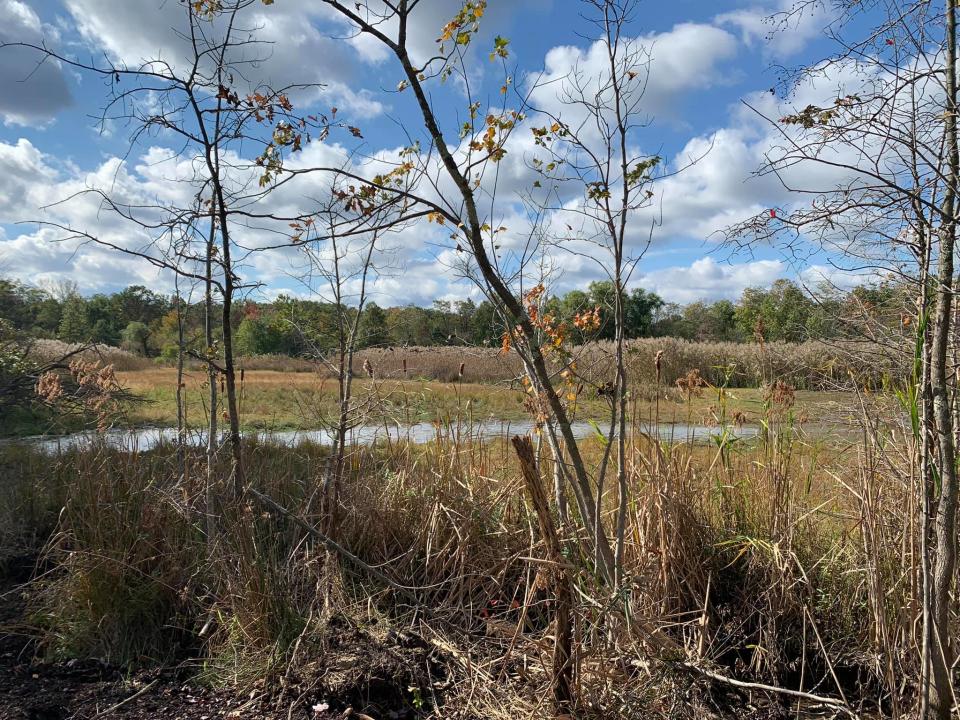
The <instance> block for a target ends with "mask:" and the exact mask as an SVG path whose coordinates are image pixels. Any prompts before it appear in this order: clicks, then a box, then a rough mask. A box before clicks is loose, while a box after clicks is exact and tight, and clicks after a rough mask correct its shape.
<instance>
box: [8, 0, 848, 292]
mask: <svg viewBox="0 0 960 720" xmlns="http://www.w3.org/2000/svg"><path fill="white" fill-rule="evenodd" d="M791 3H792V0H672V1H671V2H662V1H660V0H648V1H647V2H641V3H640V5H639V12H638V13H637V15H636V17H635V19H634V21H633V22H632V23H631V25H630V26H629V28H628V30H629V34H630V36H631V37H632V38H635V39H636V41H637V43H638V44H639V45H640V46H642V47H643V48H644V49H645V51H646V52H648V53H649V57H650V65H649V75H648V76H647V79H646V87H645V93H644V95H643V98H642V106H643V110H644V114H645V117H646V118H647V119H648V120H649V122H648V123H646V125H645V127H644V128H643V129H642V131H640V132H638V133H637V135H636V136H635V138H634V142H635V143H636V144H637V146H638V149H639V151H641V152H643V153H645V154H650V155H654V154H656V155H659V156H661V157H662V158H663V159H664V161H663V165H662V166H661V169H662V170H663V171H664V172H666V173H667V174H668V177H665V178H663V179H662V180H660V181H658V182H657V183H655V184H654V186H653V189H654V191H655V198H654V202H653V210H651V211H649V212H647V213H646V214H640V215H639V216H638V217H637V218H635V220H634V224H633V226H632V227H631V230H630V237H631V238H632V239H631V242H632V243H634V245H635V249H636V251H637V252H638V253H639V252H640V249H641V248H646V244H647V241H649V248H647V249H646V250H645V252H644V253H643V256H642V258H641V259H640V261H639V263H638V264H637V267H636V270H635V272H634V274H633V275H632V277H631V282H630V286H631V287H642V288H644V289H645V290H648V291H653V292H656V293H658V294H659V295H661V296H662V297H663V298H665V299H666V300H668V301H670V302H679V303H689V302H693V301H697V300H708V301H709V300H715V299H720V298H728V299H735V298H737V297H739V295H740V294H741V293H742V291H743V289H744V288H746V287H749V286H767V285H769V284H771V283H772V282H773V281H774V280H776V279H778V278H781V277H790V278H798V279H800V280H805V281H806V280H810V279H811V278H812V277H814V276H815V274H816V273H828V272H829V271H828V270H827V269H826V268H827V264H826V263H828V262H829V258H826V257H817V256H813V257H811V258H810V260H809V264H808V265H806V266H803V267H798V266H796V265H795V264H794V263H791V262H788V260H787V259H786V258H784V257H782V256H780V255H779V254H778V252H777V251H776V250H774V249H772V248H763V247H758V248H754V249H753V251H752V252H751V253H750V254H749V255H745V254H735V255H731V254H730V252H729V251H728V250H727V249H726V248H724V247H722V246H721V244H720V243H719V241H718V238H719V236H720V233H722V231H723V229H724V228H726V227H728V226H730V225H731V224H732V223H735V222H737V221H738V220H741V219H744V218H747V217H749V216H752V215H754V214H757V213H761V212H764V211H765V210H766V209H767V208H783V207H789V206H790V205H791V203H795V202H799V199H798V198H797V197H794V196H792V195H791V194H790V193H789V192H788V191H786V190H785V189H784V188H783V186H782V185H781V184H780V182H779V181H778V180H776V179H775V178H772V177H770V176H766V177H760V176H757V175H756V174H755V172H756V171H757V170H758V169H759V168H760V166H761V165H762V163H763V160H764V155H765V153H767V152H768V151H769V150H770V148H771V146H772V145H774V144H775V143H776V137H777V130H776V128H773V127H771V126H770V124H769V123H768V122H766V121H765V120H763V119H762V118H761V117H759V116H758V115H757V114H756V113H754V112H752V111H751V109H750V107H748V104H749V105H750V106H754V107H759V108H761V109H763V110H765V111H767V112H769V113H771V114H772V115H774V116H778V115H777V113H779V114H781V115H782V114H786V112H785V111H786V110H789V109H790V108H795V107H803V106H804V105H805V104H806V103H807V102H808V101H809V99H810V96H811V94H816V92H820V93H822V92H824V91H825V89H824V88H819V89H815V88H799V89H796V90H794V91H793V92H786V94H784V92H785V91H783V90H782V89H780V87H779V86H778V80H779V79H780V77H781V70H780V68H782V67H791V66H798V65H801V64H805V63H809V62H811V61H812V60H813V59H815V58H817V57H819V56H821V55H822V54H823V52H824V42H825V41H824V39H823V37H822V32H821V31H822V28H823V27H824V25H825V23H826V22H827V21H828V20H829V17H828V16H826V15H825V14H824V12H825V11H817V12H816V13H813V14H808V15H805V16H803V17H801V18H799V19H798V20H797V21H796V22H794V23H793V24H792V25H791V26H790V27H789V28H787V29H786V30H784V31H781V32H775V33H772V34H771V26H770V24H769V23H768V22H766V18H767V17H768V16H769V15H770V14H771V13H774V12H777V11H779V10H783V9H785V8H788V7H789V6H790V5H791ZM458 8H459V2H458V0H423V4H422V5H421V8H420V10H421V11H422V12H420V11H418V12H419V16H418V17H416V18H415V19H416V24H415V25H414V27H413V28H412V29H411V38H410V41H411V45H412V49H413V52H414V54H415V55H416V54H420V55H421V56H424V57H425V56H426V53H428V52H431V51H432V50H433V49H434V48H435V41H436V38H437V37H438V36H439V34H440V29H441V27H442V26H443V24H444V23H445V22H446V20H447V19H449V18H450V17H452V16H453V15H454V14H455V13H456V11H457V9H458ZM583 10H584V6H583V4H582V3H580V2H579V0H525V1H524V2H517V1H515V0H489V9H488V11H487V13H486V15H485V16H484V18H483V20H482V25H481V32H480V33H479V34H478V36H477V38H476V39H475V40H474V43H473V45H474V46H475V50H473V49H472V51H473V52H475V57H474V59H473V62H472V64H471V72H470V83H471V92H472V93H474V95H475V96H477V97H481V98H484V99H485V100H484V101H485V102H488V103H492V102H500V101H499V99H498V92H497V88H499V86H500V85H501V84H502V83H503V72H504V67H506V71H507V72H509V74H510V75H511V76H512V78H513V85H514V87H515V88H517V89H518V90H521V91H525V90H531V89H533V88H534V87H535V86H536V89H533V90H532V93H531V96H532V98H533V100H534V102H535V104H537V105H538V106H539V107H546V108H548V109H551V110H552V111H554V112H556V113H558V114H561V115H562V114H563V113H564V112H568V110H569V109H568V108H564V106H563V104H562V103H561V101H560V98H559V97H558V92H557V91H556V90H555V88H556V87H558V85H557V83H556V82H553V83H551V82H550V81H551V80H562V78H564V77H566V76H568V74H569V73H570V71H571V69H572V68H574V67H580V68H583V69H586V70H587V71H589V68H591V67H593V66H595V64H596V63H598V62H601V61H602V57H601V55H600V53H599V51H600V48H599V46H597V45H596V44H595V40H596V37H595V28H593V27H592V26H590V25H589V24H588V23H586V22H584V21H583V19H582V18H581V17H580V14H581V13H582V12H583ZM182 19H183V10H182V7H181V5H180V3H179V2H177V0H125V2H122V3H118V2H116V0H31V1H29V2H28V1H24V0H0V43H3V42H18V41H25V42H30V43H35V44H42V45H44V46H46V47H49V48H52V49H55V50H56V51H57V52H58V53H61V54H63V55H65V56H68V57H71V58H77V59H79V60H82V61H87V62H97V63H101V64H105V63H107V62H112V63H115V64H118V65H121V64H126V65H128V66H129V65H135V64H137V63H139V62H142V61H144V60H148V59H155V58H157V57H162V58H164V59H166V60H169V61H171V62H173V63H174V64H176V63H177V62H182V61H183V55H184V53H183V45H182V42H180V40H179V39H178V35H177V29H178V28H180V27H182ZM249 22H250V26H251V27H254V26H255V27H256V28H257V36H258V38H260V39H262V40H263V41H264V42H265V43H266V45H265V46H264V47H269V52H268V53H265V54H264V55H263V57H262V58H261V59H262V62H260V63H258V64H257V66H256V67H255V68H254V69H251V70H250V71H249V72H250V73H251V76H252V75H256V77H251V79H253V80H256V81H262V82H266V83H270V84H272V85H274V86H278V85H283V84H287V83H294V82H296V83H311V84H313V83H315V84H318V85H322V87H321V88H317V89H310V90H309V91H306V90H305V91H303V92H301V93H299V94H297V95H296V96H295V97H294V98H293V99H294V102H295V103H296V105H297V107H298V110H303V111H307V110H310V109H312V108H315V109H316V110H315V111H324V110H327V109H329V108H330V107H332V106H335V107H337V108H338V113H339V117H342V118H344V119H345V120H346V121H349V123H350V124H353V125H356V126H357V127H360V128H362V134H363V138H362V140H356V139H355V138H353V137H347V136H344V134H343V133H340V134H337V133H334V134H332V136H331V137H330V138H328V139H327V140H325V141H324V142H320V141H315V142H312V143H310V144H309V145H308V146H307V147H306V148H305V149H304V151H303V152H302V153H301V154H300V156H299V157H297V158H296V162H299V163H301V164H302V166H304V167H307V166H309V165H310V164H311V163H316V164H321V163H325V162H336V161H338V160H339V161H341V162H343V161H345V159H346V158H350V157H351V155H350V153H351V152H353V153H356V152H360V153H361V154H363V155H364V156H367V157H374V158H376V157H387V156H389V157H394V156H395V155H396V152H397V150H398V149H399V148H401V147H403V146H404V145H406V144H407V142H408V141H409V138H410V135H409V134H408V133H409V132H411V131H410V129H411V128H414V130H413V133H414V135H416V128H419V123H418V121H419V116H418V112H417V109H416V107H415V105H414V102H413V97H412V95H411V93H410V92H397V82H398V81H399V79H400V77H401V73H400V69H399V67H398V66H397V64H396V62H395V61H393V60H392V59H391V58H390V57H388V56H387V54H386V53H385V52H384V51H383V49H382V48H381V47H379V46H377V44H376V43H375V42H372V41H370V40H369V39H368V38H355V37H350V33H349V29H348V28H347V27H346V26H344V24H343V23H342V22H340V21H339V19H337V18H335V17H333V16H332V15H331V14H330V12H329V11H328V10H326V9H325V8H324V6H323V3H322V2H320V1H319V0H276V2H274V3H273V4H272V5H269V6H259V5H257V6H254V7H253V8H252V9H251V17H250V18H249ZM495 36H502V37H505V38H508V39H509V41H510V44H509V52H510V54H509V58H508V60H507V62H506V65H505V66H504V65H501V64H498V63H496V62H494V63H491V62H489V60H488V59H487V57H486V55H487V49H488V48H489V47H491V46H492V42H493V38H494V37H495ZM39 60H40V58H39V56H38V55H37V54H36V53H34V52H31V51H29V50H25V49H22V48H13V47H0V121H2V122H0V276H6V277H13V278H16V279H18V280H21V281H23V282H27V283H31V284H36V285H41V286H44V285H49V284H52V283H56V282H57V281H60V280H71V281H74V282H76V283H77V285H78V286H79V288H80V290H81V292H83V293H84V294H90V293H95V292H111V291H115V290H117V289H120V288H122V287H125V286H127V285H131V284H139V285H146V286H147V287H150V288H153V289H155V290H157V291H159V292H172V291H173V278H172V276H170V275H169V274H165V273H164V272H162V271H160V270H158V269H157V268H156V267H155V266H154V265H152V264H150V263H149V262H146V261H144V260H140V259H136V258H132V257H129V256H124V255H120V254H118V253H116V252H113V251H110V250H108V249H106V248H103V247H99V246H96V245H91V244H89V243H87V244H80V243H78V242H77V241H76V240H65V239H64V238H65V233H64V232H63V231H60V230H56V229H55V228H52V227H51V226H49V225H38V224H37V221H42V222H50V223H56V224H59V225H66V226H70V227H73V228H78V229H82V230H83V231H84V232H88V233H90V234H93V235H96V236H98V237H101V236H102V237H104V238H107V239H109V240H110V241H111V242H116V243H118V244H125V243H126V244H129V245H130V246H131V247H144V243H145V242H146V239H145V238H142V237H138V232H139V231H138V229H137V228H134V227H131V226H130V225H129V223H126V224H125V223H124V222H123V221H122V220H121V219H119V218H117V217H115V216H113V215H112V214H111V213H110V212H108V211H107V210H105V209H104V208H103V207H102V204H101V203H100V202H99V201H98V200H97V199H96V198H94V197H92V196H90V195H86V194H83V191H84V190H87V189H91V188H96V189H99V190H102V191H104V192H107V193H110V194H111V195H116V196H118V197H122V198H125V199H129V200H130V201H131V202H138V201H143V202H144V203H146V202H148V201H152V200H155V199H156V198H161V199H162V200H164V201H173V200H175V199H176V197H177V195H178V193H182V192H184V190H183V189H182V188H181V187H178V182H177V179H178V178H182V177H184V173H188V172H189V168H190V162H189V160H190V159H189V158H186V157H184V156H183V154H182V153H180V151H181V147H180V144H179V143H178V142H177V140H176V138H175V137H174V136H172V135H170V134H164V133H163V132H158V133H152V134H150V135H149V136H147V137H142V136H141V137H140V138H138V139H137V140H136V141H134V142H132V141H131V128H130V127H129V126H127V125H125V124H124V123H122V122H117V121H108V122H106V123H102V122H100V116H101V114H102V110H103V108H104V106H105V103H106V100H107V96H108V92H109V87H108V86H107V85H106V84H105V83H104V80H103V79H102V78H99V77H96V76H93V75H91V74H88V73H83V72H80V71H77V70H74V69H71V68H69V67H67V66H63V65H60V64H58V63H56V62H53V61H50V60H47V61H45V62H42V63H41V62H39ZM829 90H830V91H831V92H836V90H835V88H829ZM432 92H435V93H436V94H435V95H432V97H433V98H434V100H435V102H436V103H437V106H438V108H440V112H441V117H442V118H443V119H444V120H445V121H446V122H448V123H449V124H450V126H452V125H453V123H455V122H457V121H458V119H459V118H461V117H462V115H463V113H464V111H465V107H466V105H467V95H466V88H465V84H464V83H463V82H456V81H453V82H450V83H448V84H447V85H445V86H443V87H439V86H438V87H436V88H435V89H434V90H432ZM522 130H527V128H522ZM535 151H536V148H534V147H533V144H532V142H531V138H530V136H529V134H528V133H526V132H520V133H518V134H517V140H516V142H514V143H512V144H511V145H510V146H509V147H508V156H507V158H506V159H505V160H504V161H503V162H502V163H501V166H500V168H499V169H498V173H497V174H498V183H499V184H498V191H497V192H498V195H497V196H498V198H509V197H510V193H511V192H520V191H521V190H522V189H524V188H529V187H530V184H531V182H532V181H533V180H534V177H533V176H532V175H531V171H530V168H529V161H530V158H531V157H532V155H533V154H534V153H535ZM178 153H180V154H178ZM678 171H679V172H678ZM324 182H325V181H324V180H322V179H321V178H319V177H316V178H314V177H312V176H311V177H310V178H308V179H307V180H305V181H304V183H303V184H300V185H297V186H296V187H295V188H290V189H288V188H284V190H283V192H282V193H280V195H279V196H278V198H276V199H275V200H273V202H276V203H279V204H280V205H281V206H283V207H290V208H300V209H302V210H303V211H306V210H305V208H308V207H309V206H310V203H315V202H316V201H317V197H318V196H319V195H320V194H322V192H323V183H324ZM485 182H486V180H485ZM180 185H182V183H181V184H180ZM441 190H442V189H441ZM78 193H79V195H78ZM494 215H496V216H495V217H493V216H491V220H493V221H495V222H497V223H498V224H503V225H504V226H508V227H510V228H511V230H510V232H509V233H508V234H509V235H510V237H506V236H505V244H506V245H508V249H509V246H511V243H512V244H513V245H512V246H513V247H517V246H518V243H522V238H521V236H522V232H521V231H520V228H522V227H523V226H524V223H525V222H526V219H525V217H524V213H523V211H522V208H521V207H520V206H519V204H517V203H515V202H511V201H510V200H509V199H505V200H504V201H503V202H502V204H501V206H500V207H499V208H498V209H497V210H496V211H494ZM257 242H258V241H257V240H256V239H254V238H250V239H249V243H248V245H250V246H254V245H256V243H257ZM454 244H455V243H452V242H451V241H450V239H449V233H448V231H446V230H442V231H441V229H439V228H437V227H436V226H435V225H432V224H429V223H426V222H421V223H418V224H416V225H413V226H410V227H406V228H404V230H403V231H402V232H400V233H398V234H397V235H396V237H393V238H391V241H390V247H389V250H390V256H389V260H388V261H384V263H383V271H382V273H380V274H379V275H378V276H377V277H376V278H374V279H373V281H372V292H373V296H374V299H376V301H377V302H378V303H380V304H382V305H404V304H410V303H413V304H419V305H428V304H430V303H431V302H432V301H433V300H435V299H447V300H458V299H464V298H467V297H472V298H475V299H479V297H480V293H479V290H478V289H477V288H475V287H473V285H472V284H471V283H470V282H469V281H466V280H464V279H463V278H462V277H460V276H459V275H458V272H457V270H456V265H457V262H456V261H457V255H456V249H455V247H454V246H453V245H454ZM558 253H559V254H558V255H557V256H556V257H554V258H553V260H552V265H551V267H552V268H553V269H554V271H555V272H554V274H553V275H552V283H553V284H552V288H551V289H552V290H553V291H555V292H563V291H565V290H568V289H571V288H575V287H584V286H586V285H587V284H588V283H589V282H590V281H592V280H597V279H601V278H602V277H603V274H602V269H601V268H600V266H599V265H598V264H597V263H596V262H594V259H595V258H591V257H589V256H590V253H589V252H587V253H576V254H564V253H563V252H562V251H558ZM303 269H304V265H303V260H302V258H299V257H297V256H296V253H295V252H292V251H289V250H281V251H277V252H258V253H249V254H245V255H243V257H242V259H241V267H240V273H241V275H242V276H243V278H244V281H245V282H248V283H250V284H254V283H258V284H260V285H261V286H260V287H259V288H257V289H256V290H251V292H252V293H254V294H255V295H259V296H262V297H274V296H276V295H278V294H280V293H289V294H296V295H304V294H308V293H309V291H310V289H311V288H310V287H309V286H308V285H305V284H304V282H303Z"/></svg>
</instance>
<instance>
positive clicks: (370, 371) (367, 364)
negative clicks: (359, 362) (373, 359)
mask: <svg viewBox="0 0 960 720" xmlns="http://www.w3.org/2000/svg"><path fill="white" fill-rule="evenodd" d="M363 371H364V372H365V373H366V374H367V376H368V377H371V378H372V377H373V365H371V364H370V358H367V359H366V360H364V361H363Z"/></svg>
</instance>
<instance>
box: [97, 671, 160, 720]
mask: <svg viewBox="0 0 960 720" xmlns="http://www.w3.org/2000/svg"><path fill="white" fill-rule="evenodd" d="M156 684H157V681H156V680H151V681H150V682H148V683H147V684H146V685H144V686H143V687H142V688H140V689H139V690H137V691H136V692H135V693H134V694H133V695H131V696H130V697H128V698H126V699H125V700H121V701H120V702H118V703H117V704H116V705H111V706H110V707H108V708H107V709H106V710H103V711H102V712H98V713H97V714H96V715H94V716H93V717H94V718H102V717H103V716H104V715H109V714H110V713H112V712H113V711H114V710H117V709H119V708H122V707H123V706H124V705H126V704H127V703H128V702H130V701H131V700H136V699H137V698H138V697H140V696H141V695H143V694H144V693H145V692H146V691H147V690H149V689H150V688H152V687H153V686H154V685H156Z"/></svg>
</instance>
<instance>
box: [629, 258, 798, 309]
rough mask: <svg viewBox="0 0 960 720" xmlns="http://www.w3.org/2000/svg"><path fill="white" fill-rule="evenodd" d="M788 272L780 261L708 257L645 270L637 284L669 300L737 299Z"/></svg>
mask: <svg viewBox="0 0 960 720" xmlns="http://www.w3.org/2000/svg"><path fill="white" fill-rule="evenodd" d="M785 272H786V266H785V265H784V263H782V262H780V261H779V260H756V261H754V262H746V263H731V264H722V263H718V262H717V261H716V260H714V259H713V258H712V257H705V258H700V259H699V260H694V261H693V263H691V264H690V265H685V266H674V267H666V268H662V269H659V270H653V271H651V272H648V273H645V274H643V275H641V276H640V277H639V278H638V279H637V282H636V284H637V285H638V286H640V287H642V288H645V289H647V290H652V291H653V292H655V293H657V294H658V295H659V296H660V297H662V298H663V299H664V300H666V301H667V302H675V303H690V302H694V301H696V300H720V299H727V300H734V299H736V298H738V297H740V295H742V294H743V291H744V289H745V288H748V287H754V286H767V285H770V284H771V283H773V281H774V280H776V279H778V278H780V277H783V276H784V274H785Z"/></svg>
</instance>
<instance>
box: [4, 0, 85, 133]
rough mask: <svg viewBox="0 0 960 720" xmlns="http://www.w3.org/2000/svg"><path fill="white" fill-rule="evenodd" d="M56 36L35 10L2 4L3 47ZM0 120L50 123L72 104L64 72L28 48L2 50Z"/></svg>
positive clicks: (15, 2) (15, 1) (14, 2)
mask: <svg viewBox="0 0 960 720" xmlns="http://www.w3.org/2000/svg"><path fill="white" fill-rule="evenodd" d="M44 36H47V37H48V38H49V39H51V40H53V41H55V40H56V32H55V31H54V30H53V29H52V28H49V27H46V28H45V27H44V26H43V25H42V23H41V22H40V18H39V17H38V16H37V14H36V13H35V12H34V11H33V9H32V8H31V7H30V6H29V5H27V4H26V3H24V2H20V0H0V44H3V43H32V44H39V43H41V42H42V41H43V38H44ZM0 65H2V67H3V71H2V72H0V117H2V118H3V119H4V121H5V122H6V123H9V124H15V125H31V124H36V123H44V122H46V121H48V120H50V119H51V118H52V117H53V116H54V115H56V114H57V112H59V111H60V110H62V109H63V108H65V107H67V106H69V105H70V104H71V102H72V99H71V96H70V88H69V86H68V85H67V80H66V78H65V77H64V73H63V69H62V68H61V67H60V65H59V64H58V63H56V62H54V61H52V60H43V59H42V58H40V57H39V56H38V55H37V53H36V52H34V51H33V50H30V49H28V48H20V47H6V48H3V49H0Z"/></svg>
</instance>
